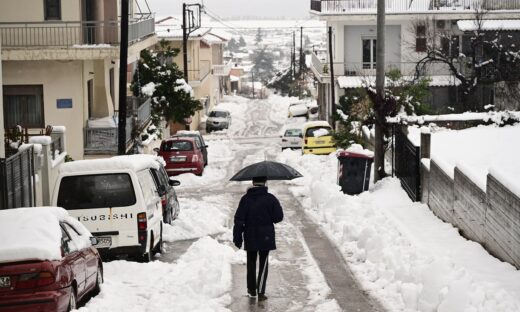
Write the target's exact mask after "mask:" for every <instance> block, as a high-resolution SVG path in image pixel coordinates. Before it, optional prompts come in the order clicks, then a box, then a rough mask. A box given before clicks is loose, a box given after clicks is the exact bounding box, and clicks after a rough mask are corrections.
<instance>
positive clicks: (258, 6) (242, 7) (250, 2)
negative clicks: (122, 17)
mask: <svg viewBox="0 0 520 312" xmlns="http://www.w3.org/2000/svg"><path fill="white" fill-rule="evenodd" d="M147 1H148V4H149V5H150V9H151V10H152V11H153V12H155V13H156V15H157V16H165V15H172V14H173V15H178V14H180V12H181V9H182V3H183V1H182V0H147ZM200 1H203V2H204V5H205V6H206V7H207V8H208V9H209V10H211V11H212V12H214V13H215V14H217V15H218V16H220V17H222V18H227V19H230V18H240V17H270V18H288V19H290V18H305V17H308V12H309V8H310V0H192V1H186V3H200ZM138 2H142V1H138Z"/></svg>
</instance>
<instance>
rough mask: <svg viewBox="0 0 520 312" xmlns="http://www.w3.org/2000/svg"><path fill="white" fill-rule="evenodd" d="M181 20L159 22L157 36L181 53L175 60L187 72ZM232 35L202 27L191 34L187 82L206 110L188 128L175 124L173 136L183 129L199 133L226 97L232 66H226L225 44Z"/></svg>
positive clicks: (197, 115)
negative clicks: (216, 106)
mask: <svg viewBox="0 0 520 312" xmlns="http://www.w3.org/2000/svg"><path fill="white" fill-rule="evenodd" d="M181 25H182V24H181V22H180V20H179V19H177V18H175V17H171V16H170V17H166V18H163V19H160V20H158V21H157V24H156V33H157V37H158V38H159V40H162V39H164V40H166V41H168V42H169V45H170V46H171V47H172V48H176V49H179V50H180V53H179V54H178V55H177V57H175V59H174V60H173V61H174V62H175V63H176V64H177V65H178V66H179V68H180V69H181V70H184V62H183V54H182V43H183V42H182V26H181ZM229 39H230V37H229V34H227V33H224V32H222V31H216V30H213V29H211V28H206V27H202V28H199V29H197V30H195V31H194V32H192V33H191V34H190V36H189V38H188V44H187V51H188V83H189V85H190V86H191V87H192V88H193V93H194V94H193V96H194V98H195V99H198V100H200V101H201V103H202V104H203V109H202V110H200V111H199V112H197V113H196V114H195V115H194V116H192V117H191V119H189V120H186V124H185V125H180V124H177V125H174V126H173V127H171V128H170V130H171V131H172V133H174V132H176V131H177V130H180V129H185V128H189V129H190V130H198V129H199V128H201V127H203V126H204V125H203V123H204V122H205V117H206V116H207V113H208V112H209V111H211V110H212V109H213V108H214V107H215V105H217V104H218V103H219V102H220V100H221V99H222V96H223V94H224V89H225V88H226V85H227V80H229V73H230V70H231V64H230V63H226V64H225V63H224V45H225V44H226V42H227V41H228V40H229Z"/></svg>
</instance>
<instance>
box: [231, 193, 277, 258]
mask: <svg viewBox="0 0 520 312" xmlns="http://www.w3.org/2000/svg"><path fill="white" fill-rule="evenodd" d="M282 220H283V211H282V206H280V202H279V201H278V199H277V198H276V197H275V196H274V195H273V194H270V193H268V192H267V187H263V186H262V187H253V188H250V189H249V190H247V193H246V194H245V195H244V196H242V199H241V200H240V204H239V205H238V209H237V211H236V213H235V226H234V227H233V242H234V243H235V245H236V246H238V247H239V246H241V245H242V234H243V237H244V243H245V244H244V249H245V250H247V251H255V250H274V249H276V243H275V239H274V223H278V222H280V221H282Z"/></svg>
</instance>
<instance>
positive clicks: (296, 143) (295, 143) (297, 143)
mask: <svg viewBox="0 0 520 312" xmlns="http://www.w3.org/2000/svg"><path fill="white" fill-rule="evenodd" d="M291 144H292V145H299V144H300V142H291Z"/></svg>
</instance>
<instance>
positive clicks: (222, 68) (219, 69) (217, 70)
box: [213, 61, 232, 76]
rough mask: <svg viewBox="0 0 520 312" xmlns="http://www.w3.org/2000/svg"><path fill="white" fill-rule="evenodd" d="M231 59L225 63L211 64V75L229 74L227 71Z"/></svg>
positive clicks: (229, 67)
mask: <svg viewBox="0 0 520 312" xmlns="http://www.w3.org/2000/svg"><path fill="white" fill-rule="evenodd" d="M231 64H232V63H231V61H230V62H228V63H227V64H221V65H213V75H214V76H229V72H230V71H231Z"/></svg>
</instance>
